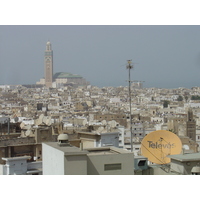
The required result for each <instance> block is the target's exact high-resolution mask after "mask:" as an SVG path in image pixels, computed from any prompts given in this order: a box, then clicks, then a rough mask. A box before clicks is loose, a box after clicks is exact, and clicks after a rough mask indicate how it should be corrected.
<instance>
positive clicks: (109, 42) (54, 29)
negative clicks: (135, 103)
mask: <svg viewBox="0 0 200 200" xmlns="http://www.w3.org/2000/svg"><path fill="white" fill-rule="evenodd" d="M199 35H200V26H168V25H166V26H160V25H158V26H144V25H141V26H140V25H130V26H125V25H124V26H120V25H119V26H94V25H90V26H81V25H75V26H71V25H62V26H59V25H56V26H43V25H41V26H27V25H25V26H19V25H16V26H12V25H11V26H4V25H2V26H0V40H1V46H0V60H1V61H0V68H1V71H2V73H1V74H0V84H35V82H36V81H39V79H40V78H42V77H44V51H45V45H46V42H47V41H48V40H49V41H50V42H51V44H52V49H53V53H54V55H53V56H54V57H53V59H54V60H53V63H54V73H55V72H69V73H73V74H78V75H81V76H83V77H84V78H85V79H87V81H89V82H90V83H91V85H95V86H99V87H104V86H114V87H115V86H126V85H127V82H126V80H127V79H128V71H127V70H126V63H127V60H128V59H132V61H133V63H135V64H134V70H132V71H131V79H132V80H139V81H145V83H144V87H158V88H177V87H187V88H191V87H193V86H199V85H200V82H199V73H200V38H199Z"/></svg>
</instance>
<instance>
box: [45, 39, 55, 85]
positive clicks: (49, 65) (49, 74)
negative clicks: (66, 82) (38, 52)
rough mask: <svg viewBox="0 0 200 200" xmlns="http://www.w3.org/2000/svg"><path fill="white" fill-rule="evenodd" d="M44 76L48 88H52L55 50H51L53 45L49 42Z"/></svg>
mask: <svg viewBox="0 0 200 200" xmlns="http://www.w3.org/2000/svg"><path fill="white" fill-rule="evenodd" d="M44 74H45V85H46V87H48V88H49V87H52V82H53V50H52V49H51V43H50V42H49V41H48V42H47V44H46V50H45V56H44Z"/></svg>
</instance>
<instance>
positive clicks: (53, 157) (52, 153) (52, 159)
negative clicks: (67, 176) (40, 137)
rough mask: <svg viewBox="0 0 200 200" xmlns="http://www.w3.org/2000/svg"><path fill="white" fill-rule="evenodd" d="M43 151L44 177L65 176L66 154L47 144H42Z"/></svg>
mask: <svg viewBox="0 0 200 200" xmlns="http://www.w3.org/2000/svg"><path fill="white" fill-rule="evenodd" d="M42 151H43V152H42V160H43V175H64V173H65V171H64V152H62V151H59V150H57V149H55V148H52V147H51V146H49V145H46V144H45V143H42ZM44 155H45V156H44Z"/></svg>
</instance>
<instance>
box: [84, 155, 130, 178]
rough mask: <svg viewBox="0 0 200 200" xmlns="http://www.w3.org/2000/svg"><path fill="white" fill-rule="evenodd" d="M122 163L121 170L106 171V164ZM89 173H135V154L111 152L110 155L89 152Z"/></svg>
mask: <svg viewBox="0 0 200 200" xmlns="http://www.w3.org/2000/svg"><path fill="white" fill-rule="evenodd" d="M118 163H121V169H120V170H119V169H118V170H107V171H105V168H104V167H105V164H118ZM87 174H88V175H133V174H134V156H133V154H129V153H127V154H109V155H90V154H88V166H87Z"/></svg>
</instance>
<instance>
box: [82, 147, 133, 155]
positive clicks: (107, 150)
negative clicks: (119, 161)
mask: <svg viewBox="0 0 200 200" xmlns="http://www.w3.org/2000/svg"><path fill="white" fill-rule="evenodd" d="M86 150H87V151H88V152H89V153H88V154H89V155H106V154H107V155H108V154H127V153H132V152H130V151H127V150H124V149H120V148H116V147H113V146H110V147H96V148H88V149H86Z"/></svg>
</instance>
